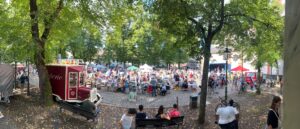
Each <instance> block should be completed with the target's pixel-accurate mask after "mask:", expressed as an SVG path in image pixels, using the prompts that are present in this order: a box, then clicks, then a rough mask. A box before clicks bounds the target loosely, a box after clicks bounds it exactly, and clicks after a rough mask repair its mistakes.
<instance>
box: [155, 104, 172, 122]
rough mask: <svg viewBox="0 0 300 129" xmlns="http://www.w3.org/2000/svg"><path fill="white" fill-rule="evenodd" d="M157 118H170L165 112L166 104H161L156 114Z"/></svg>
mask: <svg viewBox="0 0 300 129" xmlns="http://www.w3.org/2000/svg"><path fill="white" fill-rule="evenodd" d="M155 118H157V119H166V120H170V117H169V115H168V114H165V113H164V106H163V105H160V106H159V108H158V112H157V114H156V115H155Z"/></svg>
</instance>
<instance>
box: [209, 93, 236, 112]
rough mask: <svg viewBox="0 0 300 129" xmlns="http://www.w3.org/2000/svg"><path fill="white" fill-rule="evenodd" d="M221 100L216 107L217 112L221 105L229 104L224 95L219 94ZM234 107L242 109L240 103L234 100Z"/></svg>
mask: <svg viewBox="0 0 300 129" xmlns="http://www.w3.org/2000/svg"><path fill="white" fill-rule="evenodd" d="M219 100H220V103H219V104H217V106H216V108H215V112H217V110H218V109H219V108H221V107H226V106H228V103H227V101H226V100H225V99H222V97H220V96H219ZM232 107H235V108H236V109H237V110H238V111H240V105H239V103H237V102H234V101H233V104H232Z"/></svg>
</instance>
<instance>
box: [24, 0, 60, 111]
mask: <svg viewBox="0 0 300 129" xmlns="http://www.w3.org/2000/svg"><path fill="white" fill-rule="evenodd" d="M29 7H30V18H31V36H32V39H33V41H34V43H35V44H36V50H35V65H36V67H37V71H38V75H39V88H40V93H41V96H40V97H41V98H40V101H41V102H42V104H43V105H45V106H50V105H52V103H53V102H52V89H51V85H50V81H49V75H48V71H47V68H46V62H45V45H46V41H47V39H48V36H49V34H50V30H51V28H52V25H53V23H54V21H55V20H56V18H57V17H58V15H59V12H60V11H61V10H62V8H63V0H60V1H59V2H58V5H57V8H56V10H55V11H54V12H53V14H51V15H49V17H48V18H45V19H44V26H45V28H44V31H43V33H42V36H41V37H40V34H39V33H40V30H39V19H38V16H39V11H38V6H37V1H36V0H30V1H29ZM49 14H50V13H49Z"/></svg>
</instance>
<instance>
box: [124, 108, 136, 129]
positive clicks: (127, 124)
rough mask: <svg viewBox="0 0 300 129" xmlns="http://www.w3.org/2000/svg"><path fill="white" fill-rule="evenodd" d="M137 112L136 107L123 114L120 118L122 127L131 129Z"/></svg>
mask: <svg viewBox="0 0 300 129" xmlns="http://www.w3.org/2000/svg"><path fill="white" fill-rule="evenodd" d="M136 112H137V111H136V109H134V108H129V109H128V112H127V113H125V114H123V115H122V117H121V120H120V125H121V128H122V129H131V126H132V121H133V118H134V116H135V114H136Z"/></svg>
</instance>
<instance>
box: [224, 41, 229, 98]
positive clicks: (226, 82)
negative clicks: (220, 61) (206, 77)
mask: <svg viewBox="0 0 300 129" xmlns="http://www.w3.org/2000/svg"><path fill="white" fill-rule="evenodd" d="M224 54H225V57H226V66H225V68H226V69H225V70H226V71H225V72H226V74H225V78H226V80H225V84H226V86H225V101H227V91H228V87H227V86H228V75H227V72H228V55H229V54H230V50H229V49H228V47H227V44H226V48H225V51H224Z"/></svg>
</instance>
